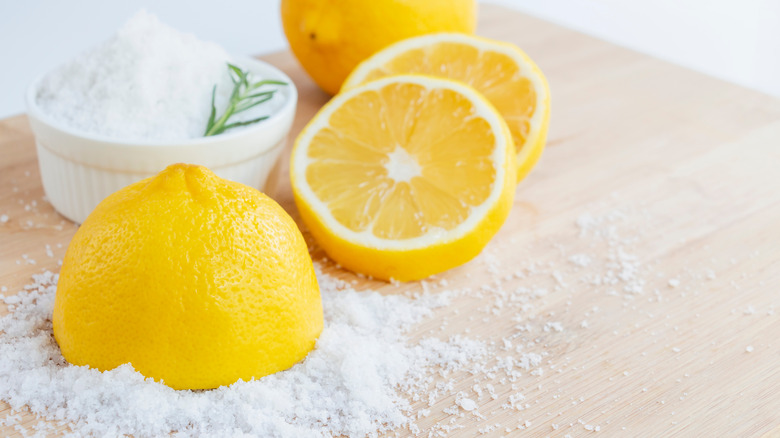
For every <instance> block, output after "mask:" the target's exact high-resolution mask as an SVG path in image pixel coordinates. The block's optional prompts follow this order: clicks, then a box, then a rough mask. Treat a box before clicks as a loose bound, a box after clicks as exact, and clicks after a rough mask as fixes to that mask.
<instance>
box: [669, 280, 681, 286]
mask: <svg viewBox="0 0 780 438" xmlns="http://www.w3.org/2000/svg"><path fill="white" fill-rule="evenodd" d="M678 286H680V280H678V279H676V278H670V279H669V287H671V288H676V287H678Z"/></svg>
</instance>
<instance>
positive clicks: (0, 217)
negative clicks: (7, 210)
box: [0, 214, 8, 224]
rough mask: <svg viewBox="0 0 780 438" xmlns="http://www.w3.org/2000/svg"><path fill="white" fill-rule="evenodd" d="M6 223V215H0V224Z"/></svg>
mask: <svg viewBox="0 0 780 438" xmlns="http://www.w3.org/2000/svg"><path fill="white" fill-rule="evenodd" d="M6 222H8V215H7V214H2V215H0V224H4V223H6Z"/></svg>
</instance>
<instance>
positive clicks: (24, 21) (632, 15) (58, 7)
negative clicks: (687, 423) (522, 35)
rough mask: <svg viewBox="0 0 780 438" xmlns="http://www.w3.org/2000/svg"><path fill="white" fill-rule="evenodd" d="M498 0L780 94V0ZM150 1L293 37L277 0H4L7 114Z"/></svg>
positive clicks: (228, 28)
mask: <svg viewBox="0 0 780 438" xmlns="http://www.w3.org/2000/svg"><path fill="white" fill-rule="evenodd" d="M366 1H371V0H366ZM494 1H495V2H497V3H501V4H503V5H506V6H510V7H513V8H516V9H519V10H521V11H524V12H527V13H529V14H531V15H536V16H539V17H541V18H544V19H547V20H550V21H553V22H557V23H559V24H563V25H565V26H567V27H570V28H573V29H578V30H581V31H583V32H585V33H589V34H592V35H595V36H597V37H600V38H603V39H606V40H608V41H612V42H614V43H616V44H620V45H623V46H627V47H630V48H633V49H636V50H639V51H642V52H645V53H649V54H651V55H654V56H657V57H660V58H663V59H666V60H669V61H672V62H675V63H677V64H680V65H684V66H686V67H689V68H693V69H695V70H699V71H702V72H705V73H708V74H710V75H713V76H717V77H719V78H722V79H725V80H728V81H731V82H735V83H738V84H741V85H744V86H747V87H751V88H755V89H758V90H761V91H764V92H765V93H768V94H772V95H775V96H778V97H780V0H645V1H642V0H494ZM143 7H146V8H147V9H148V10H149V11H150V12H153V13H155V14H156V15H158V16H159V17H160V19H161V20H162V21H163V22H165V23H167V24H169V25H171V26H173V27H175V28H178V29H180V30H184V31H188V32H192V33H195V34H196V35H198V37H200V38H201V39H204V40H210V41H214V42H216V43H218V44H220V45H222V46H223V47H225V48H226V49H227V50H228V51H229V52H231V53H236V54H261V53H266V52H272V51H276V50H281V49H283V48H285V47H286V46H287V43H286V41H285V39H284V35H283V33H282V30H281V25H280V18H279V4H278V1H277V0H223V1H220V2H216V1H213V0H211V1H207V0H188V1H183V0H162V1H156V2H150V1H144V0H124V1H121V2H114V1H105V0H2V2H0V118H2V117H7V116H9V115H12V114H17V113H21V112H24V100H23V97H24V90H25V88H26V87H27V84H28V83H29V82H30V81H31V80H32V79H33V78H34V77H35V76H37V75H39V74H42V73H44V72H46V71H47V70H49V69H51V68H53V67H55V66H57V65H58V64H59V63H61V62H63V61H65V60H67V59H68V58H70V57H72V56H74V55H76V54H78V53H79V52H81V51H83V50H84V49H86V48H89V47H91V46H93V45H95V44H96V43H98V42H100V41H102V40H104V39H106V38H108V37H109V36H110V35H111V34H112V33H113V32H114V30H116V29H117V28H118V27H119V26H121V25H122V23H123V22H124V21H125V20H126V19H127V18H129V17H130V16H131V15H132V14H133V13H134V12H136V11H137V10H138V9H140V8H143Z"/></svg>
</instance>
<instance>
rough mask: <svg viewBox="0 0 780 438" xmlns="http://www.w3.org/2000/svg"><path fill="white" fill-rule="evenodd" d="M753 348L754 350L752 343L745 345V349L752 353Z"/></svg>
mask: <svg viewBox="0 0 780 438" xmlns="http://www.w3.org/2000/svg"><path fill="white" fill-rule="evenodd" d="M753 350H754V349H753V346H752V345H748V346H747V347H745V351H747V352H748V353H752V352H753Z"/></svg>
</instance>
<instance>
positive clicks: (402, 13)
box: [281, 0, 477, 94]
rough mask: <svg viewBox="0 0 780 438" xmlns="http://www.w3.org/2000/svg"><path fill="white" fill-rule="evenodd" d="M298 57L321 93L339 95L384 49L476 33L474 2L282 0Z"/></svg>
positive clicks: (287, 29)
mask: <svg viewBox="0 0 780 438" xmlns="http://www.w3.org/2000/svg"><path fill="white" fill-rule="evenodd" d="M281 10H282V24H283V26H284V33H285V34H286V35H287V40H288V41H289V43H290V48H291V49H292V52H293V54H295V57H296V58H298V61H299V62H300V63H301V65H303V68H304V69H305V70H306V72H307V73H308V74H309V76H311V77H312V79H314V82H316V83H317V85H319V86H320V87H321V88H322V89H323V90H325V91H326V92H328V93H330V94H336V93H338V91H339V88H340V87H341V83H342V82H344V78H346V77H347V75H348V74H349V72H350V71H352V69H353V68H355V66H356V65H358V63H359V62H360V61H362V60H364V59H365V58H367V57H369V56H371V54H373V53H374V52H376V51H378V50H380V49H382V48H383V47H385V46H387V45H389V44H392V43H394V42H396V41H399V40H402V39H404V38H408V37H412V36H416V35H422V34H426V33H431V32H466V33H474V28H475V27H476V14H477V3H476V1H475V0H425V1H419V0H371V1H365V0H339V1H331V0H282V5H281Z"/></svg>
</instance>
